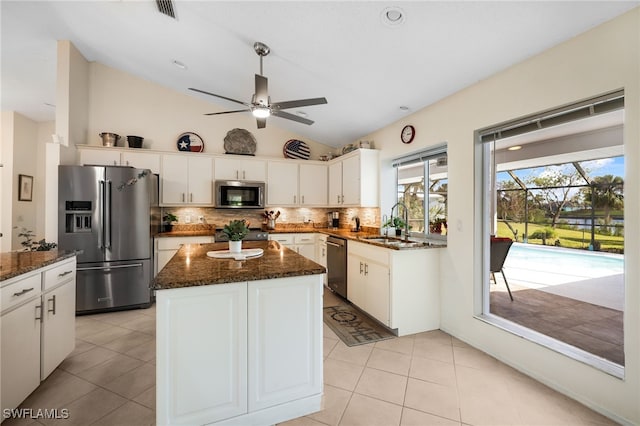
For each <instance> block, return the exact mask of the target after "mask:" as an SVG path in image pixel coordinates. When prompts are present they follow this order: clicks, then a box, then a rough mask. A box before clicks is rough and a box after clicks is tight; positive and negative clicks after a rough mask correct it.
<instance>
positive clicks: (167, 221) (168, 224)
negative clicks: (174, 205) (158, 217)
mask: <svg viewBox="0 0 640 426" xmlns="http://www.w3.org/2000/svg"><path fill="white" fill-rule="evenodd" d="M162 220H163V221H164V231H165V232H171V230H172V229H173V222H177V221H178V217H177V216H176V215H174V214H173V213H169V212H167V213H165V214H164V216H162Z"/></svg>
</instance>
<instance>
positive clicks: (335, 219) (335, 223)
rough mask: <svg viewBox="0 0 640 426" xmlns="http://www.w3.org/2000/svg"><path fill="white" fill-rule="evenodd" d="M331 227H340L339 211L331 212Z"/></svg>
mask: <svg viewBox="0 0 640 426" xmlns="http://www.w3.org/2000/svg"><path fill="white" fill-rule="evenodd" d="M330 214H331V222H330V223H331V227H332V228H333V229H338V228H340V212H331V213H330Z"/></svg>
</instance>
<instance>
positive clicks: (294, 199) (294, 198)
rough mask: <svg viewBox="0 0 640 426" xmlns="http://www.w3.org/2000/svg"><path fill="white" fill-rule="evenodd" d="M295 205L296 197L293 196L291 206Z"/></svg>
mask: <svg viewBox="0 0 640 426" xmlns="http://www.w3.org/2000/svg"><path fill="white" fill-rule="evenodd" d="M295 203H296V196H295V195H294V196H293V204H295Z"/></svg>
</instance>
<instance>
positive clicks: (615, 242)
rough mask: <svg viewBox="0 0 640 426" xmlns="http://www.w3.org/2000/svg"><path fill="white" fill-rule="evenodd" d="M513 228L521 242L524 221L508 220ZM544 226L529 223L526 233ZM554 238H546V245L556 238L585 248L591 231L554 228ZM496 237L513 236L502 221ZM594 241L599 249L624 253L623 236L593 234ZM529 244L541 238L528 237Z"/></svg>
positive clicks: (568, 244) (574, 246)
mask: <svg viewBox="0 0 640 426" xmlns="http://www.w3.org/2000/svg"><path fill="white" fill-rule="evenodd" d="M509 224H510V225H511V227H512V228H513V229H517V230H518V241H520V242H522V236H523V235H524V223H515V222H509ZM544 228H546V226H543V225H533V224H529V227H528V234H529V235H531V234H533V233H534V232H535V231H537V230H542V229H544ZM555 231H556V235H557V237H556V238H552V239H548V240H547V245H554V242H555V240H556V239H558V240H560V246H561V247H570V248H581V249H586V248H588V247H589V242H590V240H591V232H590V231H587V230H585V231H584V232H583V231H576V230H572V229H560V228H556V230H555ZM498 237H509V238H513V232H511V230H510V229H509V228H508V227H507V225H506V224H505V223H504V222H498ZM595 238H596V241H598V242H600V250H602V251H610V252H616V253H624V238H623V237H617V236H613V235H604V234H598V233H596V234H595ZM528 242H529V243H531V244H542V240H534V239H529V241H528Z"/></svg>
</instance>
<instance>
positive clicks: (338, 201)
mask: <svg viewBox="0 0 640 426" xmlns="http://www.w3.org/2000/svg"><path fill="white" fill-rule="evenodd" d="M337 197H338V200H337V203H338V204H340V196H339V195H337Z"/></svg>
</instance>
